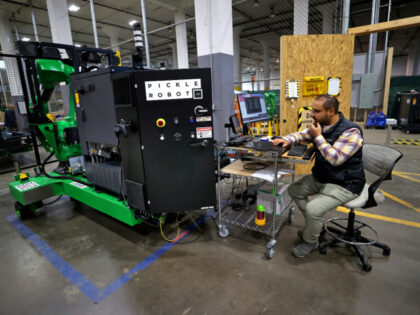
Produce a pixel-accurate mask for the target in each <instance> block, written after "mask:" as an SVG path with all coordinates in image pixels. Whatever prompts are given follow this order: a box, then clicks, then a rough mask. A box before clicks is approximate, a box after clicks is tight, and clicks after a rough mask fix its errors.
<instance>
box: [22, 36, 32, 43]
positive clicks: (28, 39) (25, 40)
mask: <svg viewBox="0 0 420 315" xmlns="http://www.w3.org/2000/svg"><path fill="white" fill-rule="evenodd" d="M30 40H31V39H30V38H29V37H24V38H22V41H23V42H29V41H30Z"/></svg>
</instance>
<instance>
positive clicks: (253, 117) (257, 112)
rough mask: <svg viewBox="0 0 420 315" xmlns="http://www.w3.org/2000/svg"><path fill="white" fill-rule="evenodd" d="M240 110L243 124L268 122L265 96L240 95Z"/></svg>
mask: <svg viewBox="0 0 420 315" xmlns="http://www.w3.org/2000/svg"><path fill="white" fill-rule="evenodd" d="M238 101H239V108H240V110H241V116H242V123H244V124H246V123H251V122H256V121H264V120H268V113H267V107H266V106H265V98H264V95H263V94H239V95H238Z"/></svg>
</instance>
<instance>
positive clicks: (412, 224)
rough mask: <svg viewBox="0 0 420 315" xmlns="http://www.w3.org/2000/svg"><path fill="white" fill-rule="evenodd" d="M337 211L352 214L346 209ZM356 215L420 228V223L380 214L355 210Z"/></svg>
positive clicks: (341, 208)
mask: <svg viewBox="0 0 420 315" xmlns="http://www.w3.org/2000/svg"><path fill="white" fill-rule="evenodd" d="M337 211H339V212H344V213H349V212H350V210H349V209H347V208H346V207H337ZM354 213H355V214H356V215H359V216H361V217H366V218H371V219H376V220H381V221H387V222H392V223H398V224H403V225H407V226H411V227H416V228H420V223H418V222H413V221H407V220H401V219H396V218H391V217H386V216H383V215H379V214H372V213H367V212H362V211H357V210H355V211H354Z"/></svg>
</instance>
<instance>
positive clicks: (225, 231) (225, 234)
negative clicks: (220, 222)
mask: <svg viewBox="0 0 420 315" xmlns="http://www.w3.org/2000/svg"><path fill="white" fill-rule="evenodd" d="M228 236H229V229H228V228H227V227H226V226H222V227H221V228H220V229H219V237H221V238H226V237H228Z"/></svg>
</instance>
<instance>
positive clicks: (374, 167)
mask: <svg viewBox="0 0 420 315" xmlns="http://www.w3.org/2000/svg"><path fill="white" fill-rule="evenodd" d="M402 156H403V155H402V153H401V152H399V151H398V150H395V149H393V148H390V147H386V146H382V145H376V144H365V145H363V166H364V169H365V171H369V172H370V173H372V174H374V175H376V176H377V177H378V178H377V179H376V181H374V182H373V183H372V184H370V185H369V184H367V183H366V184H365V187H364V188H363V191H362V193H361V194H360V196H359V197H357V198H356V199H354V200H352V201H350V202H348V203H346V204H345V205H343V206H344V207H346V208H350V212H349V216H348V217H347V218H333V219H329V220H327V221H325V223H324V229H323V234H325V233H327V234H329V235H330V236H332V238H331V239H330V240H328V241H325V242H322V243H321V244H320V246H319V252H320V253H321V254H324V255H325V254H326V253H327V247H328V246H332V245H335V244H338V243H344V244H347V245H349V246H350V247H351V248H352V249H353V250H354V251H355V252H356V254H357V256H358V257H359V259H360V261H361V263H362V267H363V270H365V271H370V270H371V269H372V266H371V265H370V264H369V262H368V260H367V258H366V256H365V255H364V253H363V250H362V248H361V246H366V245H372V246H375V247H379V248H381V249H382V254H383V255H385V256H389V255H390V253H391V249H390V248H389V246H388V245H386V244H383V243H379V242H378V240H379V237H378V233H377V232H376V231H375V230H374V229H373V228H372V227H371V226H369V225H367V224H366V223H363V222H361V221H359V220H356V219H355V212H354V209H355V208H363V209H366V208H371V207H375V206H376V205H377V204H379V203H381V202H383V201H384V200H385V196H384V195H383V194H382V193H381V192H379V191H377V189H378V187H379V186H380V185H381V183H382V182H383V181H384V180H391V173H392V170H393V168H394V166H395V164H396V163H397V162H398V161H399V160H400V159H401V157H402ZM345 222H347V226H344V225H343V224H342V223H344V224H345ZM363 231H365V232H366V231H370V234H373V235H374V237H373V238H368V237H365V236H363Z"/></svg>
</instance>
